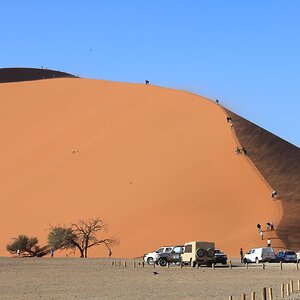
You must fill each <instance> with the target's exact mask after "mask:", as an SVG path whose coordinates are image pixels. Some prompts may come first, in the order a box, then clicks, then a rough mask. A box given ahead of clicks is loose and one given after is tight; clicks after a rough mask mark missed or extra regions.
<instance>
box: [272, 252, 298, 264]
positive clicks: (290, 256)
mask: <svg viewBox="0 0 300 300" xmlns="http://www.w3.org/2000/svg"><path fill="white" fill-rule="evenodd" d="M276 261H282V262H297V254H296V252H295V251H291V250H281V251H279V252H278V253H277V254H276Z"/></svg>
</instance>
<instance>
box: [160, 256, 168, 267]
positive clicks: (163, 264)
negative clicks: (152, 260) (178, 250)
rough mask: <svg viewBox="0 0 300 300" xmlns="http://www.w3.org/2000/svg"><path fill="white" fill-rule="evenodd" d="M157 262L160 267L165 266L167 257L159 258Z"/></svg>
mask: <svg viewBox="0 0 300 300" xmlns="http://www.w3.org/2000/svg"><path fill="white" fill-rule="evenodd" d="M158 264H159V265H160V266H161V267H165V266H166V265H167V264H168V262H167V259H166V258H164V257H162V258H160V259H159V261H158Z"/></svg>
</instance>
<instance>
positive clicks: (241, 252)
mask: <svg viewBox="0 0 300 300" xmlns="http://www.w3.org/2000/svg"><path fill="white" fill-rule="evenodd" d="M240 256H241V263H243V259H244V252H243V248H241V249H240Z"/></svg>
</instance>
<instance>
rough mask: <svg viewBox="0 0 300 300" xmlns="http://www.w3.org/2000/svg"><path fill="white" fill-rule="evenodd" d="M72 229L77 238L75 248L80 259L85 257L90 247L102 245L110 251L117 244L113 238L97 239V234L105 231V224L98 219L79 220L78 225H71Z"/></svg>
mask: <svg viewBox="0 0 300 300" xmlns="http://www.w3.org/2000/svg"><path fill="white" fill-rule="evenodd" d="M72 229H73V233H74V234H75V235H76V236H77V240H76V243H77V245H76V247H77V248H78V249H79V251H80V254H81V256H80V257H87V254H88V249H89V248H91V247H94V246H99V245H101V244H104V245H105V246H106V247H107V248H108V249H110V248H111V247H112V246H115V245H117V244H118V243H119V242H118V241H117V240H116V239H115V238H104V239H99V238H98V237H97V232H99V231H106V230H107V224H105V223H104V222H103V220H101V219H100V218H95V219H89V220H86V221H85V220H79V222H78V224H72Z"/></svg>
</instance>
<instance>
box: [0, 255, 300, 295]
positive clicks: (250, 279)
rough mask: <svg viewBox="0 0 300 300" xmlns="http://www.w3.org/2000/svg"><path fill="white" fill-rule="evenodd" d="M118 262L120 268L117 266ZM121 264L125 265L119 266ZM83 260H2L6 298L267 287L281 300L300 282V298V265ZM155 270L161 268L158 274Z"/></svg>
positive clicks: (235, 291)
mask: <svg viewBox="0 0 300 300" xmlns="http://www.w3.org/2000/svg"><path fill="white" fill-rule="evenodd" d="M112 261H116V262H117V266H112ZM119 262H121V266H119ZM125 262H126V263H127V266H126V267H125V266H124V263H125ZM135 262H136V267H135V268H134V267H133V263H134V260H124V259H116V260H114V259H96V258H88V259H79V258H78V259H77V258H53V259H50V258H42V259H38V258H32V259H27V258H0V291H1V296H0V298H1V299H11V300H12V299H33V300H35V299H220V300H221V299H224V300H225V299H226V300H227V299H228V298H229V296H233V300H234V299H241V294H242V293H245V294H246V296H247V298H246V299H251V298H250V294H251V292H252V291H254V292H255V293H256V297H257V298H256V299H261V290H262V288H263V287H266V288H267V289H268V288H270V287H271V288H272V291H273V296H274V299H281V298H280V285H281V284H282V283H284V284H287V283H289V281H291V280H293V281H294V290H295V292H294V293H293V294H292V295H291V296H290V297H285V299H300V292H298V291H297V280H298V279H300V271H299V270H298V271H297V270H296V264H284V265H283V270H280V266H279V264H277V263H273V264H268V263H267V264H266V267H265V269H264V270H263V269H262V264H252V265H249V268H248V269H245V266H244V265H241V264H240V263H239V262H238V260H232V263H233V267H232V269H229V267H228V266H216V268H215V269H211V268H207V267H200V268H190V267H184V268H182V269H181V268H180V267H178V266H170V268H163V267H157V266H156V267H155V268H153V267H152V266H148V265H145V267H144V268H143V267H142V265H141V264H138V263H139V262H141V260H135ZM153 272H158V274H157V275H154V273H153Z"/></svg>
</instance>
